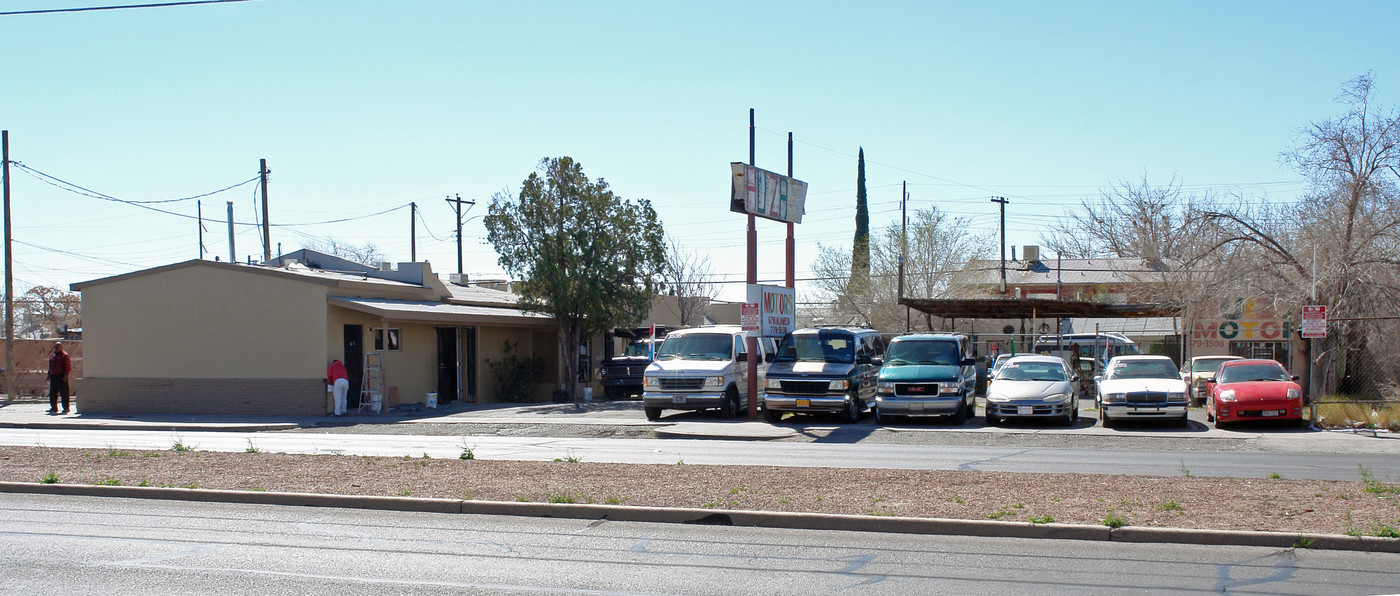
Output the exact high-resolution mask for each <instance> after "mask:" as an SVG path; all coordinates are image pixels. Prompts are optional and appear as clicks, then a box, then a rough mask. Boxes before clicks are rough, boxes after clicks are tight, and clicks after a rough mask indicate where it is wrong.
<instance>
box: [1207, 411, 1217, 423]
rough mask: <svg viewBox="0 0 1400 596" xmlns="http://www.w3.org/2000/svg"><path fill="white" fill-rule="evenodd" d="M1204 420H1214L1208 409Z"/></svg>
mask: <svg viewBox="0 0 1400 596" xmlns="http://www.w3.org/2000/svg"><path fill="white" fill-rule="evenodd" d="M1206 422H1215V414H1212V413H1211V411H1210V410H1209V409H1207V410H1206Z"/></svg>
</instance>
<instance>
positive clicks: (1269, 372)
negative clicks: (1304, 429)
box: [1206, 359, 1305, 428]
mask: <svg viewBox="0 0 1400 596" xmlns="http://www.w3.org/2000/svg"><path fill="white" fill-rule="evenodd" d="M1297 380H1298V377H1297V376H1296V375H1290V374H1288V370H1287V369H1285V368H1283V365H1282V364H1279V363H1278V362H1276V361H1274V360H1246V359H1239V360H1231V361H1229V362H1222V363H1221V364H1220V368H1219V369H1217V370H1216V373H1215V375H1214V376H1212V377H1210V378H1208V379H1206V396H1207V398H1206V420H1208V421H1210V422H1214V423H1215V426H1216V428H1219V427H1220V425H1222V424H1224V423H1226V422H1234V421H1237V420H1292V421H1294V423H1295V424H1298V425H1299V426H1302V425H1303V424H1304V423H1305V419H1304V418H1303V388H1302V387H1300V386H1299V385H1298V383H1297V382H1296V381H1297Z"/></svg>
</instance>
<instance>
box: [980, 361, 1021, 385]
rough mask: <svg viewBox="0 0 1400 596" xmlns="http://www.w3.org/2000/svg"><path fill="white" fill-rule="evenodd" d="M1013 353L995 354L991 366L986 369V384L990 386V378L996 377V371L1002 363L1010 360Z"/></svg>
mask: <svg viewBox="0 0 1400 596" xmlns="http://www.w3.org/2000/svg"><path fill="white" fill-rule="evenodd" d="M1012 356H1015V354H997V359H996V360H993V361H992V368H991V369H990V370H988V371H987V385H988V386H991V384H992V380H993V379H995V378H997V371H999V370H1001V367H1002V365H1003V364H1006V361H1007V360H1010V359H1011V357H1012Z"/></svg>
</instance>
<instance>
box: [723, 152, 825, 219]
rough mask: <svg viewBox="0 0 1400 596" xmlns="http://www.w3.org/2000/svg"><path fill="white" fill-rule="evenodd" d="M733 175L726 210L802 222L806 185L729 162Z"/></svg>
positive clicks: (759, 169) (776, 174) (805, 203)
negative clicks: (727, 208)
mask: <svg viewBox="0 0 1400 596" xmlns="http://www.w3.org/2000/svg"><path fill="white" fill-rule="evenodd" d="M729 168H730V170H731V172H732V173H733V175H734V181H733V186H732V188H731V189H730V192H729V210H730V211H733V212H735V213H748V214H750V215H756V216H758V217H765V218H768V219H772V220H777V221H782V222H791V223H802V214H803V212H804V211H805V210H806V205H807V183H806V182H803V181H801V180H798V179H796V178H788V177H787V176H784V175H782V174H778V173H775V172H769V171H768V170H764V169H761V168H755V167H753V166H751V165H747V164H742V163H731V164H729Z"/></svg>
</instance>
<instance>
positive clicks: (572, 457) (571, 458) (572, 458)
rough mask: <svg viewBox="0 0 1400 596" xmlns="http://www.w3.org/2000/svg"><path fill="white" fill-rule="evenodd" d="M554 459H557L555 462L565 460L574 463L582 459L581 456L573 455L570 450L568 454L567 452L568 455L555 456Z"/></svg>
mask: <svg viewBox="0 0 1400 596" xmlns="http://www.w3.org/2000/svg"><path fill="white" fill-rule="evenodd" d="M554 461H557V462H567V463H571V464H576V463H579V462H581V461H583V458H581V457H578V456H576V455H574V453H573V452H572V451H570V452H569V454H568V455H565V456H564V457H556V458H554Z"/></svg>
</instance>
